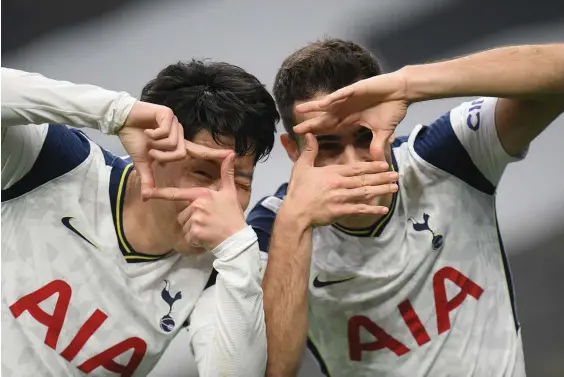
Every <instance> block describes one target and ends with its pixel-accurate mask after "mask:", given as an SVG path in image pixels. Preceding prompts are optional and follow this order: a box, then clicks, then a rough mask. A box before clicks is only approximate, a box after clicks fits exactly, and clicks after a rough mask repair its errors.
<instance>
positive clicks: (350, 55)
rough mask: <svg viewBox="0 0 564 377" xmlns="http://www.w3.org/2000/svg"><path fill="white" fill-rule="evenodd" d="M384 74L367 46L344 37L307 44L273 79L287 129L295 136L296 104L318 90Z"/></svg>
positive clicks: (328, 89)
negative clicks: (343, 38) (346, 39)
mask: <svg viewBox="0 0 564 377" xmlns="http://www.w3.org/2000/svg"><path fill="white" fill-rule="evenodd" d="M381 73H382V70H381V68H380V64H379V63H378V60H377V59H376V58H375V57H374V56H373V55H372V54H371V53H370V52H369V51H368V50H367V49H365V48H363V47H361V46H359V45H358V44H356V43H353V42H349V41H344V40H341V39H334V38H331V39H324V40H320V41H317V42H313V43H310V44H308V45H307V46H305V47H302V48H300V49H299V50H297V51H296V52H294V53H293V54H291V55H290V56H288V57H287V58H286V59H285V60H284V62H283V63H282V66H281V67H280V69H279V70H278V73H277V74H276V79H275V80H274V89H273V92H274V98H275V99H276V103H277V105H278V109H279V110H280V114H281V115H282V122H283V123H284V128H285V129H286V132H288V133H289V134H290V135H291V136H295V134H294V132H293V130H292V128H293V127H294V126H295V119H294V104H295V102H296V101H305V100H308V99H310V98H312V97H313V96H314V95H315V94H316V93H320V92H326V93H331V92H334V91H335V90H338V89H340V88H342V87H345V86H347V85H350V84H353V83H355V82H357V81H359V80H363V79H367V78H369V77H372V76H376V75H379V74H381Z"/></svg>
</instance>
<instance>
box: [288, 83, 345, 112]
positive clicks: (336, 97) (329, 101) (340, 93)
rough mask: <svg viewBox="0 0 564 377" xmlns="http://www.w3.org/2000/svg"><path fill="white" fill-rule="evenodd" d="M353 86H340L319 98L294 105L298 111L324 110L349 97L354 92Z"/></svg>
mask: <svg viewBox="0 0 564 377" xmlns="http://www.w3.org/2000/svg"><path fill="white" fill-rule="evenodd" d="M354 91H355V90H354V86H352V85H349V86H346V87H344V88H341V89H339V90H337V91H335V92H333V93H331V94H329V95H326V96H325V97H323V98H322V99H320V100H315V101H309V102H305V103H302V104H300V105H298V106H296V112H298V113H309V112H312V111H324V110H327V108H328V107H329V106H331V105H334V104H336V103H337V102H340V103H342V102H344V100H345V99H347V98H348V97H351V96H352V95H353V94H354Z"/></svg>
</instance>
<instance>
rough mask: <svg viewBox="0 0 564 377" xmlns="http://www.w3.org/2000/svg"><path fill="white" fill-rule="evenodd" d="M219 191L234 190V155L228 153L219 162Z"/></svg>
mask: <svg viewBox="0 0 564 377" xmlns="http://www.w3.org/2000/svg"><path fill="white" fill-rule="evenodd" d="M221 189H222V190H234V189H235V153H229V154H228V155H227V157H225V158H224V159H223V161H222V162H221Z"/></svg>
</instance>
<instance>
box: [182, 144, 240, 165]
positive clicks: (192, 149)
mask: <svg viewBox="0 0 564 377" xmlns="http://www.w3.org/2000/svg"><path fill="white" fill-rule="evenodd" d="M184 146H185V149H186V152H187V153H188V154H189V155H190V156H191V157H195V158H201V159H204V160H221V159H224V158H225V157H227V156H228V155H229V154H230V153H233V151H232V150H230V149H218V148H210V147H206V146H204V145H200V144H196V143H193V142H191V141H188V140H184Z"/></svg>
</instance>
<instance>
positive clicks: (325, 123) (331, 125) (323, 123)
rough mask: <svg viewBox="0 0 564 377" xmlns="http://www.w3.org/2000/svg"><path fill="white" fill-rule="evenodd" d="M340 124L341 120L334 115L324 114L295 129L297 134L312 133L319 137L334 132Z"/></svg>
mask: <svg viewBox="0 0 564 377" xmlns="http://www.w3.org/2000/svg"><path fill="white" fill-rule="evenodd" d="M339 123H340V119H339V117H338V116H336V115H335V114H333V113H322V114H320V115H319V116H316V117H315V118H312V119H309V120H306V121H305V122H302V123H300V124H298V125H297V126H295V127H294V128H293V130H294V132H295V133H297V134H306V133H308V132H311V133H313V134H316V135H319V134H322V133H324V132H325V133H328V132H329V131H334V130H335V128H336V126H337V125H338V124H339Z"/></svg>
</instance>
